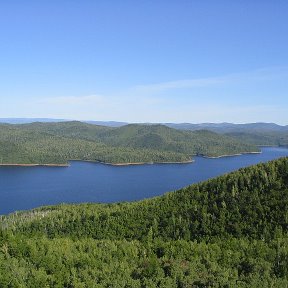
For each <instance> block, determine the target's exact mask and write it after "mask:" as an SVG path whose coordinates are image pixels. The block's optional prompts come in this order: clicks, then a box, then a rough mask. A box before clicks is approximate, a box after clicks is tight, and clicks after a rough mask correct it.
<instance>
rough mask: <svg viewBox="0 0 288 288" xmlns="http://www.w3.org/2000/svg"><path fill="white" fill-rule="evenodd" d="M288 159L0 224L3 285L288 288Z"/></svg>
mask: <svg viewBox="0 0 288 288" xmlns="http://www.w3.org/2000/svg"><path fill="white" fill-rule="evenodd" d="M287 285H288V158H283V159H279V160H275V161H271V162H269V163H266V164H258V165H256V166H252V167H248V168H244V169H240V170H238V171H236V172H233V173H230V174H227V175H224V176H221V177H218V178H215V179H211V180H208V181H205V182H203V183H200V184H195V185H192V186H189V187H186V188H184V189H181V190H179V191H176V192H170V193H167V194H166V195H164V196H161V197H156V198H153V199H149V200H144V201H140V202H133V203H118V204H105V205H103V204H80V205H60V206H50V207H49V206H47V207H42V208H38V209H34V210H32V211H23V212H18V213H14V214H11V215H8V216H2V217H1V219H0V287H133V288H134V287H136V288H137V287H141V288H142V287H163V288H164V287H179V288H180V287H287Z"/></svg>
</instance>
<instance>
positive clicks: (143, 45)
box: [0, 0, 288, 125]
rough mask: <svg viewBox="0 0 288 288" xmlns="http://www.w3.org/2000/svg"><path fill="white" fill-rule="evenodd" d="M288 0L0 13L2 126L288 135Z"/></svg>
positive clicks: (18, 5)
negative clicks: (196, 128)
mask: <svg viewBox="0 0 288 288" xmlns="http://www.w3.org/2000/svg"><path fill="white" fill-rule="evenodd" d="M287 15H288V1H284V0H269V1H268V0H250V1H248V0H242V1H240V0H239V1H228V0H226V1H224V0H218V1H212V0H211V1H205V0H203V1H200V0H194V1H193V0H190V1H181V0H179V1H169V0H166V1H160V0H159V1H149V0H147V1H125V0H123V1H113V0H111V1H104V0H103V1H94V0H93V1H92V0H91V1H88V0H82V1H80V0H78V1H76V0H69V1H68V0H58V1H54V0H49V1H39V0H37V1H32V0H26V1H23V0H22V1H20V0H18V1H17V0H9V1H1V3H0V41H1V42H0V44H1V45H0V79H1V80H0V81H1V82H0V117H50V118H67V119H78V120H116V121H128V122H192V123H199V122H236V123H246V122H260V121H261V122H276V123H279V124H285V125H287V124H288V113H287V112H288V52H287V51H288V37H287V31H288V18H287Z"/></svg>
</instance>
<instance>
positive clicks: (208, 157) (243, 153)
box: [198, 151, 262, 159]
mask: <svg viewBox="0 0 288 288" xmlns="http://www.w3.org/2000/svg"><path fill="white" fill-rule="evenodd" d="M245 154H262V151H259V152H256V151H255V152H242V153H236V154H229V155H220V156H205V155H198V156H200V157H203V158H207V159H218V158H224V157H234V156H241V155H245Z"/></svg>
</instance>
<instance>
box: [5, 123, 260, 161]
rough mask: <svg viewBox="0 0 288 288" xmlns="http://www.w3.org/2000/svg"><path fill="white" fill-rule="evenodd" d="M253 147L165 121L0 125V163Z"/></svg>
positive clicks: (184, 157) (160, 157) (162, 156)
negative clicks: (109, 124)
mask: <svg viewBox="0 0 288 288" xmlns="http://www.w3.org/2000/svg"><path fill="white" fill-rule="evenodd" d="M254 151H259V149H258V148H257V147H256V146H254V145H251V144H245V143H243V142H240V141H238V140H235V139H233V138H232V137H229V136H225V135H219V134H216V133H214V132H209V131H204V130H203V131H195V132H191V131H180V130H176V129H172V128H168V127H166V126H163V125H136V124H130V125H126V126H123V127H119V128H111V127H105V126H97V125H92V124H87V123H82V122H77V121H72V122H59V123H31V124H21V125H11V124H10V125H9V124H1V125H0V164H13V163H18V164H51V163H52V164H65V163H67V162H68V161H69V160H72V159H73V160H91V161H100V162H106V163H135V162H137V163H139V162H185V161H189V160H190V159H191V156H192V155H196V154H201V155H205V156H221V155H231V154H238V153H245V152H254Z"/></svg>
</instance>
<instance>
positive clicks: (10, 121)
mask: <svg viewBox="0 0 288 288" xmlns="http://www.w3.org/2000/svg"><path fill="white" fill-rule="evenodd" d="M63 121H67V120H65V119H52V118H0V123H8V124H25V123H34V122H63Z"/></svg>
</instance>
